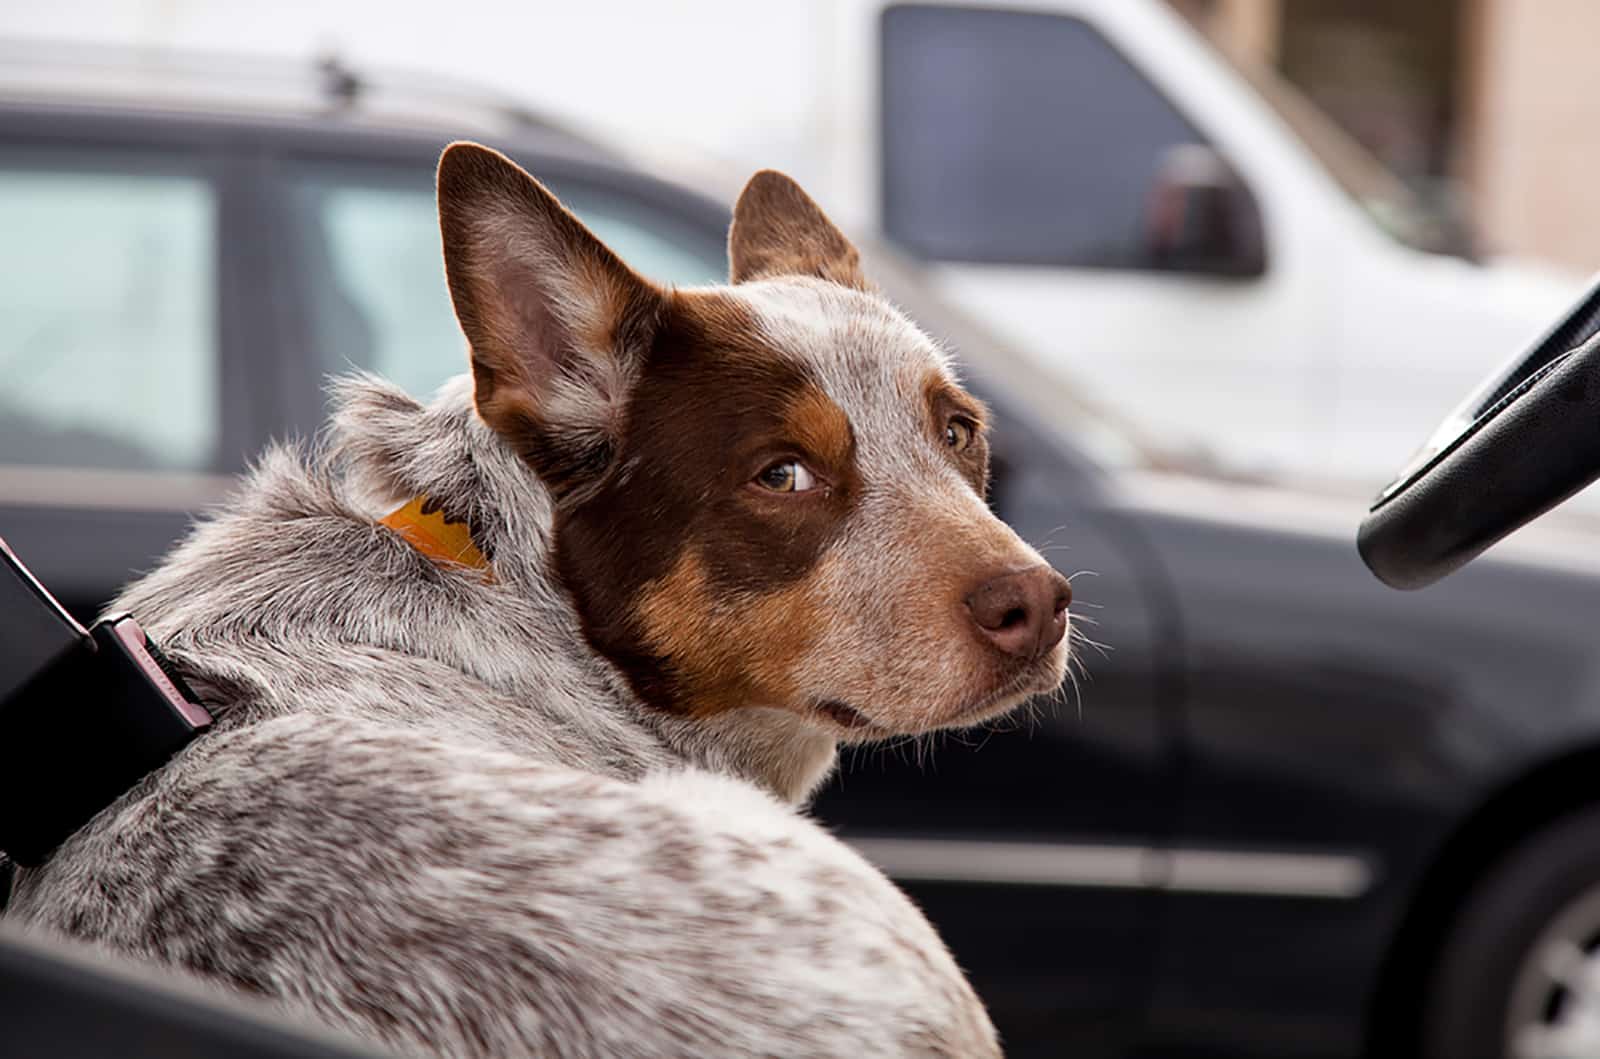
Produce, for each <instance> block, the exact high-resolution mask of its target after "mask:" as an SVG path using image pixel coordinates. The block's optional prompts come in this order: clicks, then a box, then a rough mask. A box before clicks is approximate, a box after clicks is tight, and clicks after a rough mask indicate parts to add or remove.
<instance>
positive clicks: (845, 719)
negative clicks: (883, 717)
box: [816, 699, 877, 732]
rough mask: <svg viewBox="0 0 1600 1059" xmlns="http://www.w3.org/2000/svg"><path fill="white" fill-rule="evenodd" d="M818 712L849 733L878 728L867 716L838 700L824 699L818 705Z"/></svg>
mask: <svg viewBox="0 0 1600 1059" xmlns="http://www.w3.org/2000/svg"><path fill="white" fill-rule="evenodd" d="M816 708H817V712H818V713H820V714H822V716H824V717H826V718H827V719H828V720H830V721H832V722H833V723H834V724H836V725H838V726H839V727H840V728H843V729H844V730H845V731H848V732H856V731H861V730H863V729H871V728H876V727H877V725H875V724H873V723H872V722H871V721H870V720H868V719H867V716H866V714H864V713H862V712H861V711H860V710H858V709H856V708H855V707H854V706H851V705H850V704H849V703H847V702H840V701H839V700H838V699H823V700H822V701H821V702H819V703H817V704H816Z"/></svg>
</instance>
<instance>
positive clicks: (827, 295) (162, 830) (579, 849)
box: [9, 144, 1071, 1056]
mask: <svg viewBox="0 0 1600 1059" xmlns="http://www.w3.org/2000/svg"><path fill="white" fill-rule="evenodd" d="M438 204H439V217H440V226H441V231H442V236H443V246H444V256H445V273H446V280H447V282H448V286H449V290H450V294H451V297H452V300H453V302H454V306H455V310H456V314H457V317H458V319H459V321H460V324H461V327H462V330H463V331H464V333H465V336H466V339H467V345H468V348H469V353H470V367H471V371H470V375H465V376H462V377H461V378H459V379H457V380H456V381H454V382H453V383H450V384H447V385H446V386H445V387H444V388H443V389H442V390H441V391H440V393H439V394H438V396H437V397H436V398H435V399H434V400H433V401H432V403H430V404H427V405H424V404H421V403H419V402H417V401H415V400H413V399H412V398H410V397H409V396H407V395H405V394H404V393H402V392H401V391H399V390H398V389H396V388H395V387H393V386H391V385H389V384H387V383H385V382H383V381H381V380H378V379H376V378H372V377H356V378H351V379H346V380H343V381H341V382H338V383H336V384H335V404H336V412H335V413H334V417H333V422H332V425H331V428H330V431H329V432H328V433H327V435H326V436H325V437H324V438H323V439H321V441H320V442H319V443H317V444H316V445H313V446H309V447H305V446H302V447H287V446H285V447H277V448H274V449H270V450H268V452H267V453H266V454H265V455H264V456H263V457H262V458H261V460H260V461H259V462H258V464H257V466H256V467H255V469H254V470H253V472H252V473H251V475H250V476H249V477H248V478H247V480H246V482H245V483H244V484H243V485H242V487H241V489H240V491H239V492H238V493H237V495H236V496H234V497H233V498H232V499H231V500H229V501H228V502H227V503H226V504H225V505H224V506H223V507H222V509H221V510H219V511H218V512H217V513H215V514H214V515H212V516H211V517H210V518H209V519H208V520H206V521H204V522H203V523H201V524H200V525H198V526H197V527H196V528H195V529H194V531H193V532H192V534H191V535H190V536H189V537H188V538H187V539H186V540H185V541H184V542H183V543H182V544H180V545H179V546H178V547H177V548H176V549H175V550H174V552H173V553H172V554H171V555H170V556H169V557H168V558H167V559H166V560H165V561H164V562H163V563H162V565H160V566H159V567H158V568H157V569H156V570H154V571H153V572H152V573H150V574H149V575H148V576H146V577H144V578H143V579H142V580H140V581H138V582H136V583H135V584H133V585H132V586H131V587H129V588H128V589H127V590H126V591H125V593H124V594H123V595H122V597H121V598H120V599H119V600H117V601H116V603H115V604H114V606H113V609H115V610H129V611H132V612H133V613H135V614H137V615H138V617H139V618H140V620H141V622H142V623H143V624H144V626H145V627H146V628H147V629H148V630H149V632H150V633H151V635H152V636H153V637H154V638H155V639H156V640H157V641H158V642H160V643H161V644H163V646H164V648H165V650H166V652H167V653H168V655H169V656H170V657H171V658H172V659H173V662H174V664H175V665H176V666H177V667H178V668H179V670H180V671H181V672H182V673H183V674H184V676H185V678H186V679H187V680H188V681H189V683H190V684H191V685H192V686H193V687H194V688H195V690H196V692H197V693H198V694H199V695H200V697H201V698H202V699H203V701H204V702H205V703H206V704H207V706H208V708H209V709H210V711H211V712H212V714H213V715H214V717H215V718H216V724H215V728H214V730H213V731H212V732H210V733H209V734H207V735H205V736H204V737H202V738H200V739H199V740H197V741H196V742H194V743H193V744H191V745H190V746H189V747H188V748H186V749H185V750H183V751H182V752H181V753H180V754H179V755H178V756H177V757H176V758H174V759H173V760H172V761H171V762H170V763H169V764H168V765H167V766H165V767H164V768H162V769H160V770H158V771H157V772H155V773H154V774H152V775H150V776H148V777H146V778H145V779H144V780H143V781H142V782H141V783H140V785H138V786H137V787H136V788H135V789H133V790H132V791H130V792H129V793H128V794H127V795H126V796H124V797H123V798H122V799H121V800H120V801H118V802H117V803H116V804H114V805H113V806H111V807H110V808H108V809H107V810H106V811H105V812H103V813H102V814H101V815H99V816H98V817H96V819H95V820H94V821H92V822H91V823H90V824H89V825H88V826H87V827H86V828H84V829H83V830H82V831H80V832H79V833H77V834H76V835H74V836H73V837H72V838H70V839H69V840H68V841H67V842H66V843H65V844H63V846H62V847H61V848H60V849H59V850H57V851H56V852H55V853H54V855H53V856H52V857H51V858H50V859H49V860H48V861H47V862H46V864H44V865H43V866H42V867H40V868H38V869H35V870H32V871H27V872H23V873H21V875H20V877H19V880H18V882H17V885H16V891H15V895H14V899H13V902H12V908H11V911H10V913H9V914H10V915H11V916H13V917H15V918H17V919H20V920H21V921H22V922H24V923H25V924H29V925H30V926H31V927H32V928H36V929H39V930H44V931H54V932H59V933H64V934H66V935H70V936H73V937H76V938H80V939H87V940H89V941H92V942H94V943H96V944H98V945H100V946H104V947H107V948H109V949H112V950H117V951H120V952H122V953H125V954H127V955H130V956H132V957H135V958H138V959H142V960H146V961H152V962H154V963H158V964H162V965H166V966H167V967H169V968H172V969H174V970H175V972H176V973H181V974H191V975H197V976H199V977H200V978H202V979H205V980H207V981H209V982H212V983H215V984H216V985H218V986H220V987H222V988H226V989H230V990H234V991H238V992H242V993H246V994H251V995H254V996H257V997H260V998H264V999H266V1000H267V1001H269V1002H271V1003H273V1004H275V1005H277V1006H278V1007H280V1008H281V1009H285V1010H287V1011H289V1012H291V1013H293V1014H296V1015H298V1016H300V1017H303V1018H309V1019H315V1020H318V1021H320V1022H322V1023H324V1024H328V1025H331V1026H333V1027H337V1028H342V1029H344V1030H347V1031H350V1032H353V1033H355V1034H358V1035H360V1036H362V1037H364V1038H367V1039H369V1040H371V1041H374V1042H377V1043H379V1044H381V1045H384V1046H387V1047H390V1048H394V1049H398V1050H400V1051H403V1052H407V1053H421V1054H441V1055H451V1056H499V1055H531V1054H538V1055H563V1056H614V1055H664V1056H666V1055H671V1056H708V1055H774V1056H778V1055H781V1056H801V1055H816V1056H823V1055H829V1056H835V1055H875V1056H877V1055H882V1056H893V1055H948V1056H955V1055H960V1056H984V1055H995V1054H998V1052H999V1045H998V1043H997V1041H996V1037H995V1032H994V1029H993V1027H992V1025H991V1023H990V1021H989V1019H988V1017H987V1015H986V1013H985V1011H984V1009H983V1006H982V1004H981V1003H980V1002H979V1000H978V998H977V997H976V996H975V995H974V993H973V991H972V989H971V988H970V986H969V985H968V984H967V982H966V980H965V979H964V977H963V975H962V973H961V971H960V970H959V969H958V968H957V966H956V964H955V962H954V961H953V960H952V958H951V956H950V954H949V952H948V951H947V950H946V948H945V947H944V945H943V944H942V942H941V941H940V939H939V937H938V936H937V934H936V933H935V931H934V930H933V928H932V927H931V926H930V925H929V923H928V922H927V921H926V919H925V918H924V917H923V916H922V915H921V914H920V912H918V910H917V909H916V908H915V907H913V905H912V904H911V903H910V902H909V901H908V900H907V899H906V898H905V897H904V896H903V895H902V894H901V893H900V892H899V891H898V890H897V889H896V888H895V887H894V886H893V885H892V884H891V883H890V882H889V881H888V880H887V879H886V878H885V877H884V876H883V875H882V874H881V873H879V872H878V871H877V870H876V869H875V868H873V867H871V866H870V865H868V864H867V863H866V862H865V861H863V860H862V859H861V858H860V857H859V856H857V855H856V854H855V853H854V852H853V851H851V850H850V849H849V848H848V847H847V846H845V845H844V844H842V843H841V842H839V841H838V840H836V839H835V838H833V837H832V836H830V835H829V834H827V833H826V832H825V831H823V830H822V829H821V828H819V827H818V826H816V825H815V824H814V823H812V822H810V821H809V820H807V819H806V818H805V817H804V816H803V815H802V813H801V811H800V807H802V806H803V805H804V803H805V801H806V799H807V798H808V797H809V796H810V795H811V794H812V792H814V791H815V790H816V788H817V787H818V785H819V784H820V783H822V782H823V780H824V779H825V778H826V777H827V776H828V774H829V773H830V771H831V770H832V769H833V768H834V766H835V760H836V757H837V753H838V748H839V746H840V745H841V744H857V743H868V742H873V741H877V740H882V739H887V738H889V737H892V736H897V735H906V734H913V733H923V732H929V731H933V730H936V729H942V728H951V727H960V726H967V725H973V724H976V723H978V722H981V721H983V720H985V719H987V718H991V717H994V716H996V715H998V714H1001V713H1003V712H1005V711H1007V710H1009V709H1011V708H1012V707H1014V706H1016V705H1017V704H1018V703H1020V702H1021V701H1022V700H1024V699H1025V698H1027V697H1029V696H1031V695H1033V694H1035V693H1038V692H1042V691H1047V690H1052V689H1054V688H1056V687H1057V686H1058V685H1059V684H1060V682H1061V681H1062V679H1063V676H1064V674H1065V669H1066V665H1067V661H1068V652H1069V646H1068V637H1066V635H1065V634H1066V631H1067V626H1068V623H1069V620H1070V619H1069V614H1068V604H1069V602H1070V599H1071V592H1070V589H1069V587H1068V584H1067V581H1066V580H1065V579H1064V578H1063V577H1061V575H1060V574H1058V573H1057V572H1055V571H1054V570H1052V569H1051V568H1050V566H1049V565H1048V564H1047V563H1046V562H1045V561H1044V560H1043V559H1042V558H1041V557H1040V555H1039V553H1038V552H1036V551H1035V550H1034V549H1033V548H1031V547H1029V546H1028V545H1027V544H1026V543H1024V542H1023V541H1022V540H1021V539H1020V538H1018V537H1017V535H1016V534H1015V533H1013V532H1012V531H1011V530H1010V529H1009V528H1008V527H1007V526H1006V525H1005V524H1004V523H1002V522H1001V521H999V520H998V519H997V518H996V517H995V516H994V515H993V514H992V513H991V512H990V511H989V510H988V508H987V507H986V506H985V502H984V493H985V488H986V476H987V463H988V450H987V440H986V418H985V416H986V413H985V409H984V408H983V406H982V405H981V404H979V403H978V402H977V401H976V400H974V399H973V398H972V397H971V396H969V395H968V394H967V393H966V392H965V391H964V390H963V389H962V388H961V386H960V385H959V383H958V382H957V379H956V377H955V375H954V374H953V371H952V368H951V365H950V363H949V360H948V358H947V357H946V355H945V354H944V353H942V352H941V351H940V349H939V348H938V347H937V346H936V345H935V343H934V342H933V341H932V340H930V339H929V338H928V337H927V336H926V335H924V334H923V333H922V332H921V331H919V330H918V329H917V328H916V327H915V326H914V325H913V324H912V323H911V322H910V321H908V320H907V319H906V318H905V317H904V316H903V315H901V314H900V313H899V312H898V311H897V310H896V309H895V308H894V307H892V306H891V305H890V303H889V302H888V301H887V300H886V299H885V298H884V297H883V296H882V295H881V294H879V293H878V292H877V291H876V290H875V288H874V287H873V286H872V285H871V283H870V282H869V281H868V280H867V279H866V277H865V276H864V275H863V274H862V271H861V265H860V260H859V255H858V253H857V251H856V249H855V248H854V247H853V246H852V245H851V244H850V242H849V241H848V240H847V239H846V238H845V236H844V235H842V234H841V233H840V231H839V230H838V229H837V228H836V227H835V226H834V225H833V224H832V223H831V222H830V221H829V220H828V218H827V217H826V216H825V215H824V214H823V212H822V211H821V209H820V208H818V206H817V205H816V204H815V203H814V202H813V201H812V200H811V199H810V198H809V197H808V196H807V195H806V194H805V192H804V191H802V190H801V189H800V188H799V186H798V185H796V184H795V183H794V182H793V181H791V180H790V179H789V178H787V177H785V176H783V175H781V174H779V173H776V172H773V171H763V172H761V173H758V174H757V175H756V176H755V177H753V178H752V179H751V180H750V182H749V184H748V185H747V186H746V188H745V189H744V191H743V193H742V194H741V195H740V197H739V200H738V203H737V205H736V207H735V210H734V218H733V223H732V226H731V229H730V234H729V253H730V261H731V275H730V281H729V283H728V284H727V285H722V286H712V287H704V288H685V289H666V288H662V287H660V286H657V285H656V284H654V283H652V282H650V281H649V280H647V279H645V278H643V277H641V276H639V275H637V274H636V273H634V272H633V271H632V270H631V269H629V267H628V266H627V265H626V264H624V263H623V262H622V261H620V260H619V259H618V258H617V257H616V256H615V255H614V254H613V253H612V252H611V251H610V250H609V249H608V248H607V247H605V246H604V245H602V244H601V243H600V242H599V240H598V239H596V237H595V236H594V235H593V234H591V233H590V232H589V231H588V230H587V229H586V228H585V227H584V226H583V225H582V223H580V222H579V221H578V220H577V218H575V217H574V216H573V215H572V214H571V213H569V212H567V211H566V210H565V209H564V208H563V207H562V206H561V204H560V203H559V202H558V201H557V200H556V199H555V197H554V196H552V195H551V194H550V192H548V191H547V190H546V189H545V188H544V187H542V186H541V185H540V184H539V183H538V182H536V181H535V180H534V179H533V178H532V177H531V176H529V175H528V174H526V173H525V172H523V171H522V170H520V169H519V168H518V167H517V166H516V165H514V164H513V163H512V162H510V161H509V160H508V159H506V158H505V157H503V156H501V155H499V154H497V153H495V152H493V151H491V150H489V149H487V148H484V147H481V146H477V145H473V144H454V145H452V146H451V147H449V148H447V149H446V151H445V152H444V154H443V155H442V157H441V160H440V163H439V169H438ZM77 705H80V706H85V712H86V713H87V712H89V711H88V710H87V709H86V704H77Z"/></svg>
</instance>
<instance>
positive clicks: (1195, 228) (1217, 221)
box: [1144, 143, 1267, 279]
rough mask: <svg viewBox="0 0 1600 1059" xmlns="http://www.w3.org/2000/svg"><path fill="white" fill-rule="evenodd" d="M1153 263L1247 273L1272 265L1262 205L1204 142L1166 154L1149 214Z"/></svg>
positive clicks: (1224, 273)
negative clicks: (1263, 222) (1268, 262)
mask: <svg viewBox="0 0 1600 1059" xmlns="http://www.w3.org/2000/svg"><path fill="white" fill-rule="evenodd" d="M1144 245H1145V249H1146V252H1147V255H1148V264H1149V266H1150V267H1151V268H1155V269H1161V270H1164V271H1172V272H1202V273H1208V274H1211V275H1216V276H1232V277H1238V278H1242V279H1248V278H1252V277H1255V276H1260V275H1261V274H1263V273H1264V272H1266V270H1267V247H1266V240H1265V238H1264V237H1263V234H1262V227H1261V208H1260V206H1258V205H1257V204H1256V199H1255V196H1254V195H1252V194H1251V193H1250V189H1249V188H1248V187H1246V186H1245V183H1244V181H1243V180H1241V179H1239V175H1238V174H1237V173H1235V172H1234V171H1233V167H1232V166H1230V165H1229V164H1228V163H1227V162H1226V161H1224V160H1223V158H1222V156H1221V155H1219V154H1218V153H1217V152H1216V151H1215V150H1213V149H1212V148H1210V147H1207V146H1205V145H1204V144H1198V143H1184V144H1178V145H1177V146H1175V147H1173V148H1171V149H1170V150H1168V151H1167V153H1166V154H1165V155H1164V156H1163V158H1162V160H1161V165H1160V167H1159V169H1158V170H1157V171H1156V179H1155V183H1154V185H1153V186H1152V188H1151V190H1150V198H1149V202H1148V203H1147V205H1146V208H1145V216H1144Z"/></svg>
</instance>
